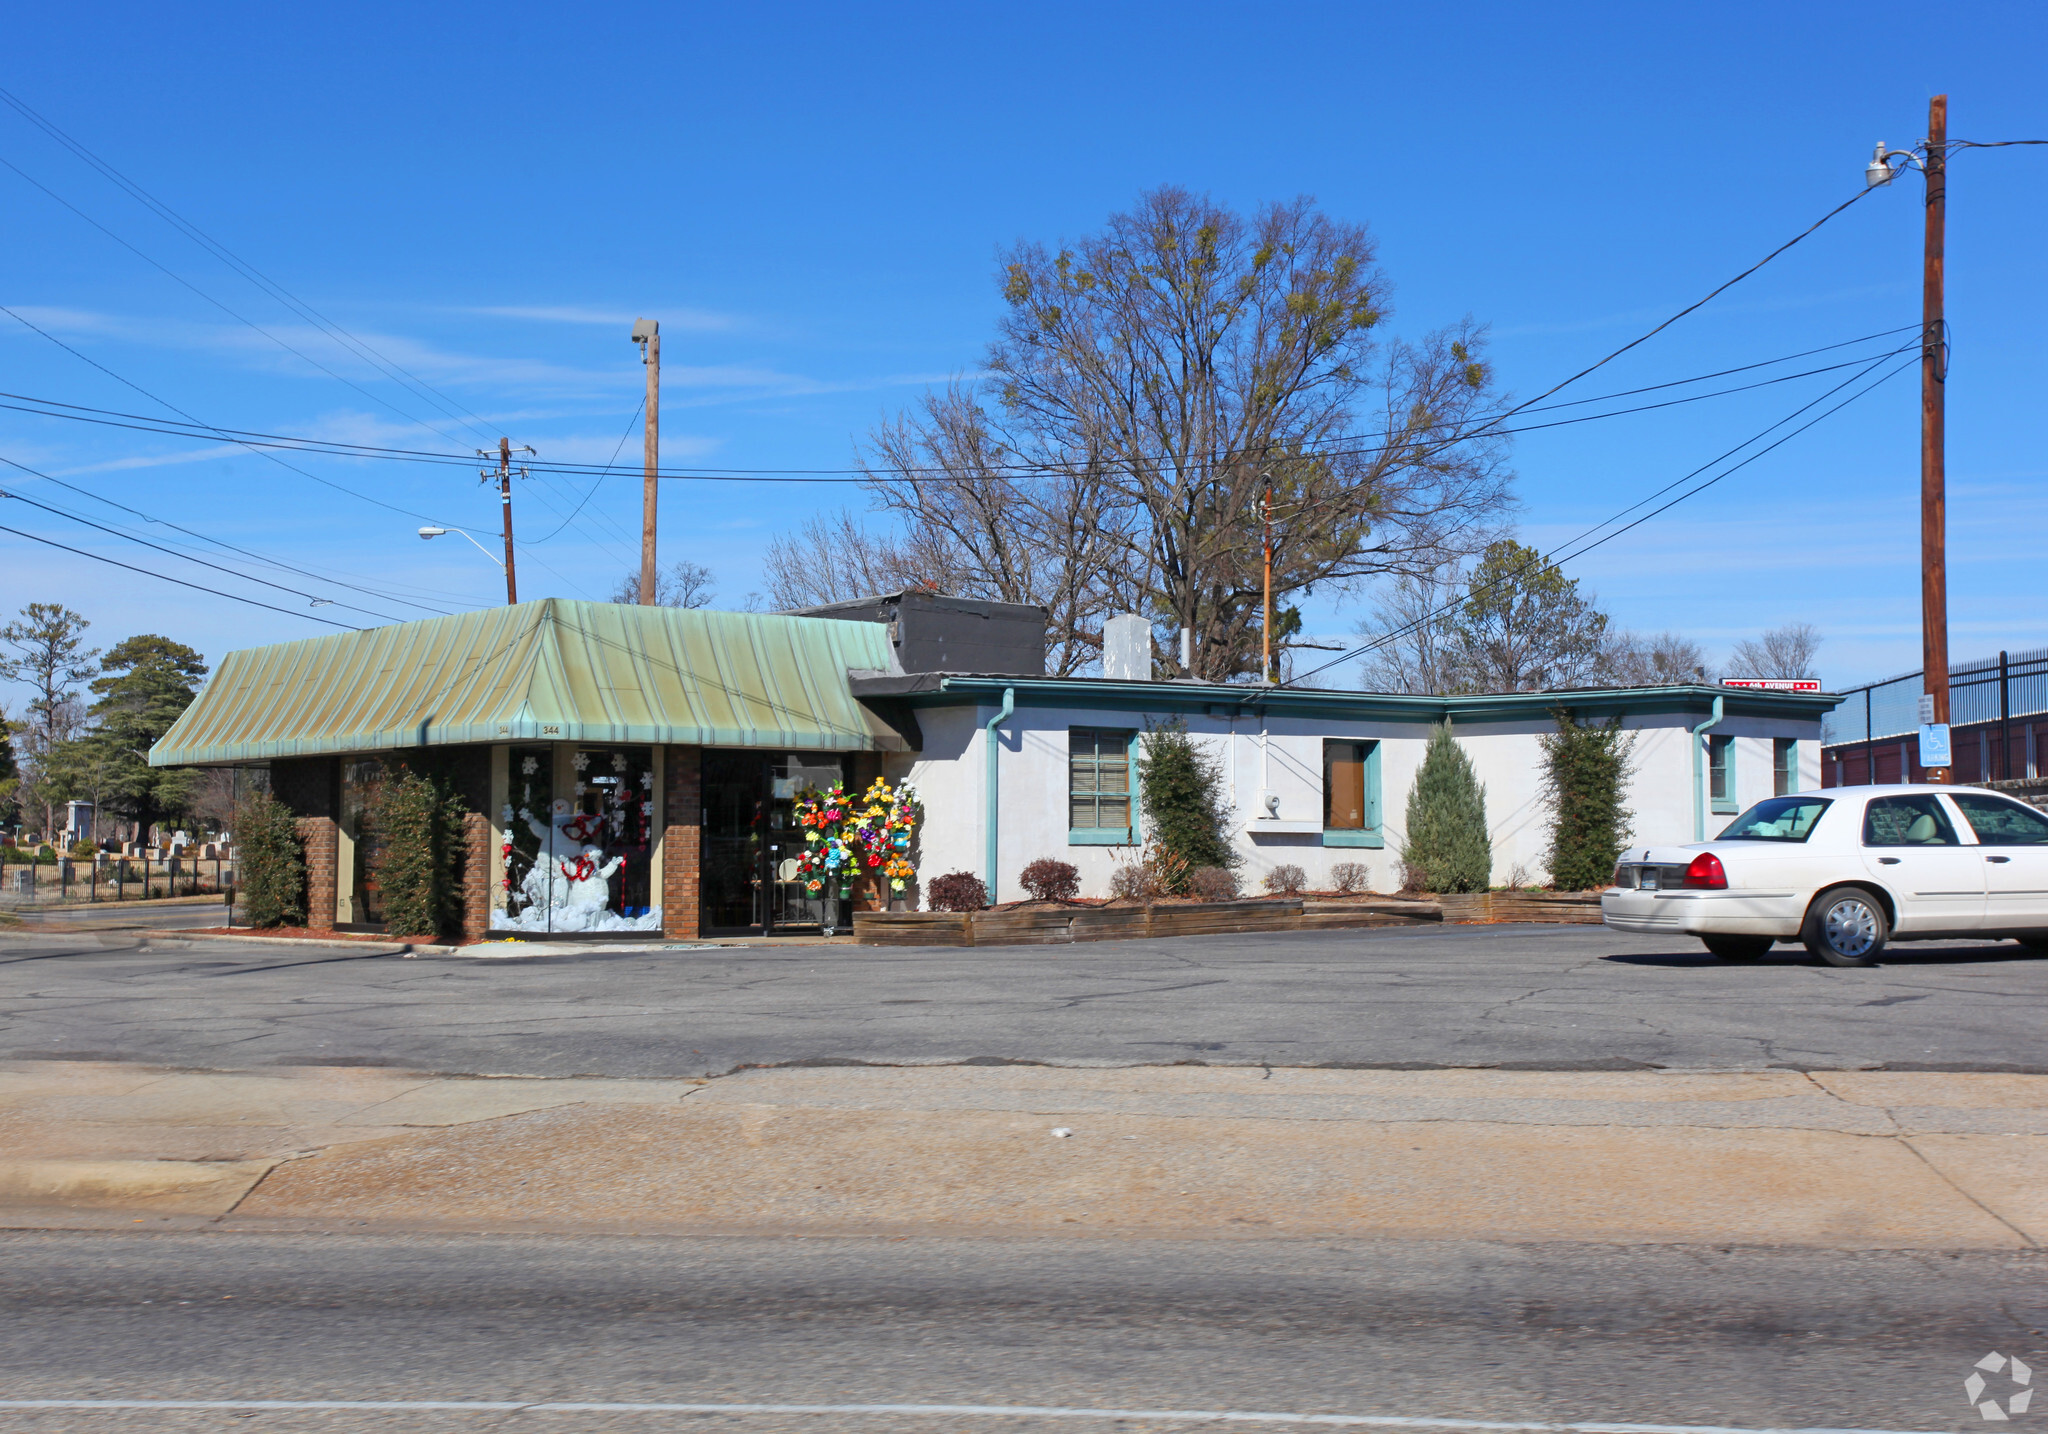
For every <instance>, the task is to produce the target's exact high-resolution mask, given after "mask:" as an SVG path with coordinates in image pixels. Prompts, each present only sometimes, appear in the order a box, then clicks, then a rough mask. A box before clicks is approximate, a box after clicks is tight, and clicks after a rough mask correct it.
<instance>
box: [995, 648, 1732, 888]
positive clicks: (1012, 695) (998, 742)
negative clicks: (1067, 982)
mask: <svg viewBox="0 0 2048 1434" xmlns="http://www.w3.org/2000/svg"><path fill="white" fill-rule="evenodd" d="M1016 710H1017V689H1016V688H1014V687H1005V688H1004V689H1003V705H1002V709H1001V710H1000V711H998V712H997V713H996V715H995V716H993V717H991V718H989V719H988V725H987V726H985V727H983V728H982V731H983V732H984V733H986V734H987V738H988V740H987V741H986V742H984V743H983V745H984V746H985V747H987V748H988V774H987V776H986V778H985V779H984V782H983V786H982V791H983V794H984V795H985V796H986V797H987V801H986V802H984V803H983V806H984V808H985V810H986V811H987V813H988V831H987V833H986V837H985V845H986V851H987V862H986V868H985V875H984V878H983V879H984V880H985V881H986V883H987V885H988V904H989V905H990V906H994V905H995V904H996V826H997V821H998V819H999V818H1000V817H1001V816H1002V798H1003V789H1002V785H1001V783H1000V782H999V781H998V779H997V775H996V756H997V754H998V752H999V751H1000V750H1001V747H1002V738H1001V737H999V736H997V735H996V727H997V725H998V724H999V723H1001V722H1002V721H1003V719H1004V718H1006V717H1008V716H1009V715H1010V714H1011V713H1013V712H1015V711H1016ZM1693 785H1695V786H1697V785H1699V784H1698V783H1697V782H1695V783H1694V784H1693Z"/></svg>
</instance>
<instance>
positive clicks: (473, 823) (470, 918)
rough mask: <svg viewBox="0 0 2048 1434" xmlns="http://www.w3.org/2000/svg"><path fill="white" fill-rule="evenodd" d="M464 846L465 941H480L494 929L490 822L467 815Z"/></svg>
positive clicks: (463, 911) (464, 824)
mask: <svg viewBox="0 0 2048 1434" xmlns="http://www.w3.org/2000/svg"><path fill="white" fill-rule="evenodd" d="M462 845H463V849H464V858H463V863H462V939H463V940H464V941H481V940H483V939H484V937H485V935H486V934H488V933H489V931H490V929H491V819H490V818H489V817H487V816H485V815H484V814H483V813H482V812H467V813H464V815H463V818H462Z"/></svg>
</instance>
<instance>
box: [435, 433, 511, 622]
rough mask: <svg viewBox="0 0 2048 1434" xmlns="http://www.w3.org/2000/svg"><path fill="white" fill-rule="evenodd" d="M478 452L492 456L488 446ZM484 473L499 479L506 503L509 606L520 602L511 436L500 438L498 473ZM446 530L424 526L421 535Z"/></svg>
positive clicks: (489, 479) (507, 595)
mask: <svg viewBox="0 0 2048 1434" xmlns="http://www.w3.org/2000/svg"><path fill="white" fill-rule="evenodd" d="M519 451H520V452H522V453H531V452H533V450H532V449H531V448H524V447H522V448H521V449H520V450H519ZM477 453H478V455H479V456H480V457H484V458H489V457H490V456H491V450H490V449H488V448H479V449H477ZM482 473H483V480H484V482H486V483H488V482H490V481H491V479H493V478H496V479H497V480H498V496H499V498H500V499H501V500H502V501H503V503H504V505H505V602H506V604H507V605H508V606H509V605H510V604H512V603H516V602H518V601H519V578H518V575H517V574H516V573H515V571H514V570H513V566H512V440H511V439H509V438H500V439H499V440H498V471H497V472H496V473H493V472H492V471H491V470H490V469H488V468H486V469H483V470H482ZM519 476H520V477H522V478H524V477H525V476H526V470H525V469H524V468H522V469H520V470H519ZM446 531H448V530H447V529H445V528H422V529H420V536H421V537H422V538H434V537H439V536H440V535H441V534H442V533H444V532H446ZM465 536H466V535H465ZM470 541H471V542H472V543H474V542H476V539H474V538H471V539H470ZM479 546H481V544H479ZM487 556H488V555H487Z"/></svg>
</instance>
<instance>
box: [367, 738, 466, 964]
mask: <svg viewBox="0 0 2048 1434" xmlns="http://www.w3.org/2000/svg"><path fill="white" fill-rule="evenodd" d="M462 817H463V808H462V800H461V798H460V797H458V796H456V795H455V794H454V793H453V792H451V791H448V790H447V789H446V788H445V787H444V786H443V785H442V784H441V783H438V782H435V781H433V780H430V779H429V778H426V777H422V776H420V775H419V774H418V773H416V772H411V771H408V770H406V769H405V768H404V767H400V768H399V769H398V771H397V774H396V775H395V776H391V777H387V778H386V779H385V780H384V781H383V782H381V783H379V784H378V787H377V792H376V795H375V796H373V797H372V798H371V800H370V821H371V824H372V825H373V826H374V827H375V828H376V830H377V834H378V836H379V837H380V838H382V846H381V848H380V850H379V851H378V853H377V885H378V889H379V890H380V891H381V892H382V893H383V897H384V929H385V931H386V932H388V933H389V934H391V935H393V936H440V935H442V934H444V933H454V932H458V931H460V930H461V929H462V877H463V866H464V864H465V863H466V861H467V858H468V849H467V846H466V844H465V842H464V840H463V832H462Z"/></svg>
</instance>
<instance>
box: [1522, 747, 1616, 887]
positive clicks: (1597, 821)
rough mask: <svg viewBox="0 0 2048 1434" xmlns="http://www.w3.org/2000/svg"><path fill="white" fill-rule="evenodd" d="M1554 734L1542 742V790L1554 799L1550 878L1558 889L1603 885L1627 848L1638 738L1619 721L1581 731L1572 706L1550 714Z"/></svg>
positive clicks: (1551, 827)
mask: <svg viewBox="0 0 2048 1434" xmlns="http://www.w3.org/2000/svg"><path fill="white" fill-rule="evenodd" d="M1550 715H1551V718H1552V720H1554V721H1555V722H1556V723H1557V731H1556V733H1555V734H1545V735H1544V736H1543V737H1542V738H1541V741H1542V743H1543V765H1544V791H1545V795H1547V796H1548V797H1549V798H1550V801H1551V822H1550V880H1551V884H1552V885H1554V886H1555V887H1557V889H1558V890H1560V891H1586V890H1589V889H1591V888H1593V887H1596V886H1605V885H1606V884H1607V880H1608V878H1609V877H1610V876H1611V875H1612V874H1613V871H1614V862H1615V858H1617V857H1619V856H1620V855H1621V850H1622V848H1623V847H1625V846H1627V845H1628V831H1629V817H1630V812H1629V810H1628V808H1627V807H1625V806H1623V805H1622V804H1621V798H1622V792H1623V791H1624V790H1625V789H1626V788H1627V786H1628V778H1629V772H1630V769H1631V768H1632V767H1633V766H1634V765H1635V762H1634V756H1635V734H1634V733H1633V732H1623V731H1622V730H1621V719H1620V718H1619V717H1615V718H1612V719H1610V720H1609V721H1606V722H1596V723H1594V724H1593V725H1591V726H1586V727H1582V726H1580V725H1579V723H1578V720H1577V718H1576V717H1574V716H1573V714H1572V712H1571V710H1570V709H1569V708H1564V707H1560V708H1558V709H1556V710H1555V711H1554V712H1552V713H1551V714H1550Z"/></svg>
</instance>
